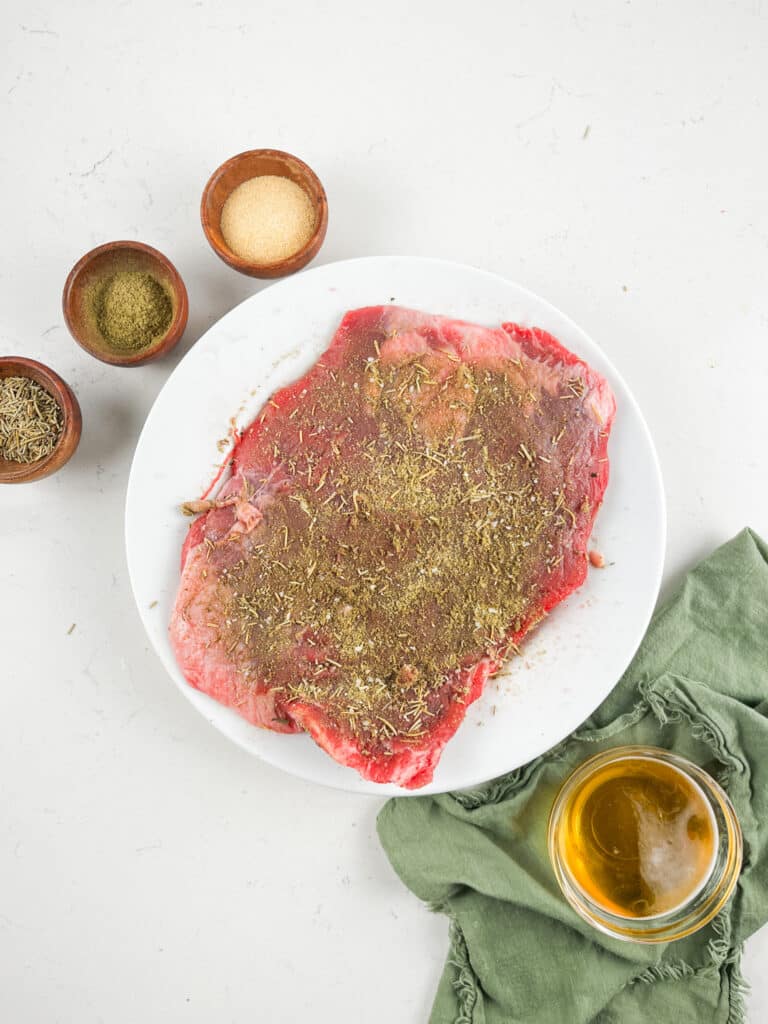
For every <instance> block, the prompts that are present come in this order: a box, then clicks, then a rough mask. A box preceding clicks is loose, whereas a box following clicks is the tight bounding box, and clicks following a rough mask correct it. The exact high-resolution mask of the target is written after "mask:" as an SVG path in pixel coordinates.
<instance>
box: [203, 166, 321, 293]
mask: <svg viewBox="0 0 768 1024" xmlns="http://www.w3.org/2000/svg"><path fill="white" fill-rule="evenodd" d="M264 174H275V175H278V176H279V177H281V178H290V180H291V181H293V182H295V183H296V184H297V185H299V186H300V187H301V188H303V189H304V191H305V192H306V194H307V195H308V196H309V198H310V201H311V202H312V205H313V207H314V209H315V230H314V232H313V233H312V237H311V238H310V239H309V241H308V242H307V244H306V245H305V246H304V247H303V248H301V249H299V250H298V252H295V253H293V254H292V255H291V256H286V258H285V259H282V260H277V261H276V262H274V263H253V262H251V261H250V260H245V259H243V258H242V256H238V255H237V253H235V252H233V251H232V250H231V249H230V248H229V246H228V245H227V243H226V242H225V241H224V236H223V235H222V233H221V211H222V209H223V207H224V203H226V201H227V199H228V198H229V196H230V194H231V193H232V192H233V191H234V190H235V189H236V188H237V186H238V185H242V183H243V182H244V181H248V180H249V179H250V178H258V177H260V176H261V175H264ZM200 219H201V221H202V222H203V231H204V232H205V237H206V238H207V239H208V241H209V243H210V246H211V248H212V249H213V251H214V252H215V253H216V255H217V256H220V257H221V258H222V259H223V260H224V262H225V263H227V264H228V265H229V266H230V267H233V268H234V269H235V270H239V271H240V273H241V274H248V275H249V276H250V277H266V278H269V277H285V276H286V275H287V274H293V273H295V272H296V271H297V270H301V268H302V267H305V266H306V265H307V264H308V263H309V261H310V260H311V259H314V257H315V256H316V255H317V253H318V250H319V249H320V246H321V245H322V244H323V239H324V238H325V232H326V231H327V229H328V200H327V198H326V195H325V189H324V188H323V186H322V184H321V183H320V179H319V178H318V176H317V175H316V174H315V172H314V171H313V170H312V168H311V167H308V166H307V165H306V164H305V163H304V161H303V160H299V158H298V157H296V156H292V155H291V154H290V153H283V152H282V150H280V149H250V150H248V151H247V152H246V153H238V155H237V156H233V157H232V158H231V159H230V160H227V162H226V163H223V164H222V165H221V167H218V168H217V169H216V170H215V171H214V172H213V174H212V175H211V177H210V178H209V179H208V184H207V185H206V186H205V189H204V191H203V198H202V200H201V201H200Z"/></svg>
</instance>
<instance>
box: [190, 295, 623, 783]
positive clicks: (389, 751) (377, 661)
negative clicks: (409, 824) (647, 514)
mask: <svg viewBox="0 0 768 1024" xmlns="http://www.w3.org/2000/svg"><path fill="white" fill-rule="evenodd" d="M614 411H615V402H614V398H613V395H612V393H611V391H610V388H609V386H608V384H607V383H606V381H605V380H604V379H603V378H602V377H601V376H600V375H599V374H597V373H596V372H595V371H594V370H592V369H590V368H589V367H588V366H587V365H586V364H585V363H583V362H582V361H581V360H579V359H578V358H577V357H576V356H574V355H573V354H572V353H570V352H568V351H567V350H566V349H565V348H563V347H562V346H561V345H560V344H559V343H558V342H557V341H556V340H555V339H554V338H552V337H551V336H550V335H548V334H546V333H545V332H544V331H541V330H538V329H536V328H534V329H527V328H523V327H519V326H517V325H515V324H505V325H503V326H502V327H500V328H497V329H489V328H484V327H479V326H476V325H473V324H467V323H463V322H460V321H456V320H449V319H446V318H443V317H438V316H429V315H427V314H424V313H420V312H415V311H413V310H408V309H401V308H398V307H372V308H368V309H359V310H355V311H353V312H350V313H348V314H347V315H346V316H345V317H344V319H343V321H342V323H341V325H340V327H339V329H338V331H337V332H336V335H335V337H334V339H333V341H332V343H331V345H330V347H329V348H328V350H327V351H326V352H325V354H324V355H323V356H322V357H321V359H320V360H319V361H318V362H317V363H316V364H315V366H314V367H313V368H312V369H311V370H310V371H309V372H308V373H307V374H306V375H305V376H304V377H303V378H302V379H301V380H300V381H298V382H297V383H296V384H294V385H292V386H291V387H288V388H285V389H283V390H282V391H279V392H278V393H277V394H275V395H274V396H273V398H272V399H271V400H270V401H269V402H268V403H267V405H266V406H265V407H264V409H263V410H262V412H261V413H260V415H259V416H258V417H257V418H256V420H255V421H254V422H253V423H252V424H251V426H250V427H249V428H248V429H247V430H246V431H245V432H244V434H243V435H242V437H241V438H240V439H239V441H238V444H237V446H236V449H235V451H234V454H233V457H232V477H231V479H230V480H229V481H228V482H227V483H226V485H225V486H224V487H223V488H222V490H221V492H220V494H219V496H218V498H217V499H216V500H215V501H213V502H197V503H195V502H193V503H190V505H191V509H190V510H191V511H193V512H202V513H203V514H202V515H201V516H200V518H198V519H197V521H196V522H195V523H194V524H193V526H192V528H191V530H190V532H189V534H188V537H187V540H186V543H185V545H184V550H183V553H182V578H181V585H180V588H179V593H178V597H177V600H176V606H175V609H174V613H173V619H172V622H171V639H172V643H173V646H174V649H175V652H176V656H177V659H178V662H179V665H180V667H181V669H182V671H183V672H184V674H185V676H186V678H187V679H188V681H189V682H190V683H191V684H192V685H193V686H195V687H197V688H198V689H200V690H203V691H204V692H206V693H208V694H210V695H211V696H212V697H214V698H216V699H217V700H219V701H221V702H222V703H224V704H227V705H230V706H231V707H233V708H235V709H236V710H237V711H239V712H240V714H242V715H243V716H244V717H245V718H246V719H248V721H250V722H252V723H254V724H255V725H259V726H263V727H265V728H269V729H275V730H278V731H282V732H298V731H306V732H308V733H309V734H310V735H311V736H312V737H313V738H314V739H315V740H316V742H317V743H318V744H319V745H320V746H321V747H323V749H325V750H326V751H327V752H328V753H329V754H330V755H331V756H332V757H334V758H335V759H336V760H337V761H339V762H340V763H342V764H344V765H348V766H350V767H352V768H355V769H357V771H359V772H360V773H361V775H363V776H364V777H365V778H368V779H372V780H374V781H376V782H394V783H397V784H399V785H401V786H405V787H408V788H416V787H419V786H423V785H425V784H426V783H427V782H429V781H430V780H431V778H432V774H433V771H434V768H435V765H436V764H437V761H438V760H439V757H440V753H441V751H442V749H443V747H444V746H445V744H446V742H447V741H448V740H449V739H450V738H451V736H452V735H453V734H454V733H455V731H456V729H457V728H458V726H459V725H460V723H461V721H462V719H463V717H464V715H465V713H466V709H467V706H468V705H469V704H470V703H471V702H472V701H473V700H475V699H476V698H477V697H478V696H479V695H480V693H481V691H482V689H483V685H484V683H485V681H486V680H487V678H488V676H489V675H491V674H492V673H493V672H495V671H497V670H498V669H499V667H500V666H501V664H502V663H503V661H504V659H505V657H507V655H509V654H510V653H511V652H513V651H515V650H516V645H517V644H518V643H519V642H520V640H521V639H522V637H523V636H524V635H525V633H526V632H527V631H528V630H529V629H530V628H531V627H532V626H533V625H535V624H536V623H537V622H538V621H539V620H540V619H541V618H542V617H543V616H544V615H545V614H546V613H547V612H548V611H549V610H550V609H551V608H553V607H554V606H555V605H556V604H557V603H558V602H559V601H561V600H562V599H563V598H564V597H566V596H567V595H568V594H569V593H570V592H571V591H572V590H574V589H575V588H576V587H578V586H579V585H580V584H581V583H582V582H583V581H584V578H585V576H586V573H587V544H588V540H589V535H590V533H591V530H592V524H593V521H594V517H595V514H596V512H597V509H598V507H599V505H600V502H601V500H602V497H603V493H604V491H605V487H606V485H607V482H608V458H607V439H608V433H609V431H610V428H611V423H612V421H613V416H614Z"/></svg>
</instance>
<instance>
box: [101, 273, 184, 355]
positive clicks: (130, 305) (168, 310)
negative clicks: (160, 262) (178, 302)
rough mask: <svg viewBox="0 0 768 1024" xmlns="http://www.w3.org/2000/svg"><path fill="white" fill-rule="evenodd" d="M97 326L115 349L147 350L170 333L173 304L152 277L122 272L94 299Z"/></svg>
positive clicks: (113, 277)
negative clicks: (154, 342)
mask: <svg viewBox="0 0 768 1024" xmlns="http://www.w3.org/2000/svg"><path fill="white" fill-rule="evenodd" d="M94 311H95V314H96V325H97V327H98V328H99V331H100V332H101V334H102V336H103V338H104V340H105V341H106V342H107V343H108V344H109V345H112V346H113V347H114V348H117V349H122V350H132V351H135V350H138V349H142V348H146V347H147V345H149V344H151V343H152V342H153V341H155V340H156V339H157V338H159V337H162V335H163V334H165V332H166V331H167V330H168V328H169V327H170V325H171V320H172V319H173V303H172V302H171V297H170V295H169V294H168V292H167V291H166V290H165V288H164V287H163V285H162V284H161V283H160V282H159V281H158V280H157V278H156V277H154V276H153V275H152V274H150V273H147V272H146V271H140V270H121V271H120V272H119V273H117V274H111V275H110V276H109V277H107V278H106V279H105V280H104V281H103V282H102V283H101V284H100V286H99V287H98V289H97V291H96V294H95V297H94Z"/></svg>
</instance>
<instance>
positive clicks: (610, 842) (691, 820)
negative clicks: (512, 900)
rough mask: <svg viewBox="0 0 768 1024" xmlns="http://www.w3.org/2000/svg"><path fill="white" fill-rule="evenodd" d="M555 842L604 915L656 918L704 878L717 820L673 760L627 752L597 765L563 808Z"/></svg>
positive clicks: (679, 902)
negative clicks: (628, 754) (632, 754)
mask: <svg viewBox="0 0 768 1024" xmlns="http://www.w3.org/2000/svg"><path fill="white" fill-rule="evenodd" d="M558 833H559V834H558V835H557V836H556V840H555V841H556V843H557V846H558V848H559V852H560V856H561V858H562V861H563V863H564V865H566V866H567V869H568V871H569V872H570V875H571V877H572V879H573V880H574V882H575V883H576V884H577V885H578V886H579V887H580V888H581V890H582V891H583V892H584V894H585V895H586V896H587V897H588V898H590V899H591V900H593V901H594V903H596V904H598V905H599V906H601V907H603V908H604V909H605V910H606V911H608V912H609V913H612V914H615V915H618V916H620V917H626V918H645V917H655V916H657V915H660V914H666V913H668V912H669V911H671V910H674V909H675V908H677V907H680V906H681V905H683V904H685V903H687V902H688V901H689V900H690V899H691V898H692V897H693V896H694V895H695V894H696V893H697V892H699V891H700V890H701V889H702V888H703V886H704V885H705V884H706V882H707V879H708V878H709V877H710V875H711V873H712V870H713V867H714V864H715V859H716V853H717V842H718V833H717V823H716V821H715V818H714V814H713V812H712V808H711V806H710V804H709V802H708V801H707V799H706V797H705V796H704V793H703V792H702V790H701V789H700V788H699V786H698V784H697V783H696V782H695V781H694V780H693V779H691V778H689V777H688V776H687V775H686V774H685V773H684V772H682V771H680V770H679V769H678V768H676V767H674V766H673V765H672V764H669V763H665V762H663V761H660V760H657V759H652V758H643V757H639V756H638V757H628V758H623V759H621V760H619V761H613V762H611V763H608V764H605V765H603V766H601V767H599V768H597V769H596V770H595V771H594V772H593V773H592V774H591V775H590V776H589V777H588V778H586V779H585V780H584V782H583V784H582V785H581V786H580V787H579V788H578V789H576V790H575V792H573V793H572V794H571V796H570V798H569V800H568V803H567V804H566V806H565V807H564V808H563V813H562V817H561V819H560V822H559V826H558Z"/></svg>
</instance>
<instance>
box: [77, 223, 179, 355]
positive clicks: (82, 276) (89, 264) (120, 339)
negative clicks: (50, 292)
mask: <svg viewBox="0 0 768 1024" xmlns="http://www.w3.org/2000/svg"><path fill="white" fill-rule="evenodd" d="M62 307H63V310H64V319H65V320H66V322H67V327H68V328H69V331H70V334H71V335H72V337H73V338H74V339H75V341H76V342H77V343H78V345H80V346H81V347H82V348H84V349H85V350H86V352H89V353H90V354H91V355H92V356H95V357H96V358H97V359H100V360H101V361H102V362H104V363H111V364H112V365H113V366H140V365H141V364H142V363H148V362H150V361H151V360H153V359H159V358H160V357H161V356H164V355H166V354H167V353H168V352H170V350H171V349H172V348H173V347H174V346H175V345H176V344H177V343H178V342H179V341H180V340H181V336H182V334H183V333H184V328H185V327H186V326H187V315H188V311H189V304H188V300H187V289H186V288H185V286H184V282H183V281H182V279H181V276H180V274H179V272H178V271H177V270H176V267H174V265H173V264H172V263H171V261H170V260H169V259H168V258H167V256H164V255H163V254H162V253H161V252H159V251H158V250H157V249H153V248H152V246H151V245H145V244H144V243H143V242H131V241H119V242H107V243H106V244H105V245H100V246H98V247H97V248H96V249H92V250H91V251H90V252H87V253H86V254H85V256H83V257H82V258H81V259H79V260H78V261H77V263H76V264H75V265H74V267H73V268H72V270H71V271H70V273H69V276H68V277H67V281H66V284H65V285H64V294H63V296H62Z"/></svg>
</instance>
